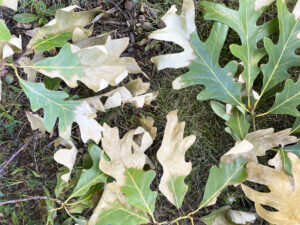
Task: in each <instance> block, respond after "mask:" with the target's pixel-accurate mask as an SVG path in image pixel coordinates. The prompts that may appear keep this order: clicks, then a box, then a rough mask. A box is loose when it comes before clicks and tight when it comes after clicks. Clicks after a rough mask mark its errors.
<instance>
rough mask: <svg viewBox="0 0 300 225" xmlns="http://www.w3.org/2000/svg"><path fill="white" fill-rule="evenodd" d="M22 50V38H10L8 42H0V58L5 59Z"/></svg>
mask: <svg viewBox="0 0 300 225" xmlns="http://www.w3.org/2000/svg"><path fill="white" fill-rule="evenodd" d="M21 49H22V38H21V36H20V37H19V38H18V37H16V36H12V38H11V39H10V40H9V41H0V58H1V59H5V58H7V57H10V56H12V55H13V54H14V53H15V52H19V51H20V50H21Z"/></svg>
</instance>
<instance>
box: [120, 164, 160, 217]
mask: <svg viewBox="0 0 300 225" xmlns="http://www.w3.org/2000/svg"><path fill="white" fill-rule="evenodd" d="M125 176H126V184H125V185H124V186H122V188H121V189H122V192H123V193H124V194H126V201H127V203H129V204H130V205H132V206H135V207H138V208H140V209H143V210H145V211H146V212H147V213H149V214H151V215H152V214H153V212H154V209H155V201H156V197H157V192H154V191H151V189H150V184H151V182H152V181H153V179H154V177H155V172H154V171H153V170H149V171H147V172H144V171H143V170H138V169H134V168H129V169H127V170H126V172H125Z"/></svg>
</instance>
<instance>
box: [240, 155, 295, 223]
mask: <svg viewBox="0 0 300 225" xmlns="http://www.w3.org/2000/svg"><path fill="white" fill-rule="evenodd" d="M288 157H289V158H290V160H291V162H292V174H293V180H292V181H290V180H289V178H288V176H287V175H285V174H284V172H282V171H277V170H275V169H272V168H270V167H267V166H263V165H260V164H258V163H255V162H250V163H248V164H247V173H248V177H247V180H248V181H251V182H255V183H259V184H263V185H266V186H268V188H269V189H270V192H268V193H264V192H258V191H256V190H254V189H252V188H250V187H248V186H246V185H242V189H243V191H244V193H245V194H246V196H247V197H248V198H249V199H251V200H252V201H254V203H255V209H256V212H257V213H258V215H259V216H261V217H262V218H263V219H265V220H266V221H268V222H270V223H273V224H277V225H295V224H298V223H299V221H300V217H299V215H300V214H299V207H298V202H299V196H300V194H299V191H300V189H299V184H300V183H299V182H300V170H299V168H300V167H299V166H300V159H299V158H298V157H297V156H295V155H294V154H292V153H289V154H288ZM262 205H264V206H269V207H272V208H274V209H275V210H277V211H273V210H272V211H270V210H267V209H265V208H263V206H262Z"/></svg>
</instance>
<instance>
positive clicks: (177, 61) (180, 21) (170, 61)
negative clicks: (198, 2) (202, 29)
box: [149, 0, 197, 70]
mask: <svg viewBox="0 0 300 225" xmlns="http://www.w3.org/2000/svg"><path fill="white" fill-rule="evenodd" d="M176 12H177V9H176V6H175V5H173V6H172V7H171V8H170V10H169V11H168V12H167V13H166V14H165V15H164V16H163V17H162V21H163V22H164V23H165V24H166V27H165V28H163V29H160V30H156V31H154V32H152V33H151V34H150V35H149V38H152V39H157V40H162V41H171V42H174V43H175V44H178V45H180V46H181V47H182V48H183V49H184V51H183V52H181V53H175V54H168V55H162V56H156V57H153V58H152V59H151V61H152V62H154V63H155V64H156V65H157V67H158V69H159V70H162V69H165V68H182V67H186V66H188V65H189V64H190V63H191V61H192V60H195V59H196V58H197V57H196V55H195V54H194V50H193V47H192V46H191V43H190V38H191V35H192V33H194V32H195V31H196V25H195V6H194V2H193V0H184V1H183V5H182V12H181V14H180V15H178V14H176Z"/></svg>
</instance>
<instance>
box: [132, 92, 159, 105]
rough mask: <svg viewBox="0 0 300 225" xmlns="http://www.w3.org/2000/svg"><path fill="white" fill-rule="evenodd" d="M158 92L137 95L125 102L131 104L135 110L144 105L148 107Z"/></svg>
mask: <svg viewBox="0 0 300 225" xmlns="http://www.w3.org/2000/svg"><path fill="white" fill-rule="evenodd" d="M158 94H159V92H158V91H157V92H153V93H148V94H144V95H139V96H136V97H133V98H131V99H129V100H128V101H127V102H129V103H132V104H133V105H134V106H135V107H137V108H142V107H143V106H144V105H150V104H151V102H152V101H154V100H155V99H156V97H157V96H158Z"/></svg>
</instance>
